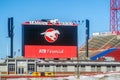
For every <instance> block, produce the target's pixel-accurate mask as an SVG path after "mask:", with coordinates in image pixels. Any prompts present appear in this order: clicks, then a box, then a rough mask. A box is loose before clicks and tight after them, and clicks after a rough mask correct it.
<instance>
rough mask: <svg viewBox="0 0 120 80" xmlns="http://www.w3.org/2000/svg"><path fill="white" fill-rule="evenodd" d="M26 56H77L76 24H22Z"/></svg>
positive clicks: (23, 47)
mask: <svg viewBox="0 0 120 80" xmlns="http://www.w3.org/2000/svg"><path fill="white" fill-rule="evenodd" d="M22 44H23V46H22V49H23V56H24V57H26V58H75V57H77V26H56V25H54V26H48V25H22Z"/></svg>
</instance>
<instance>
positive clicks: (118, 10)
mask: <svg viewBox="0 0 120 80" xmlns="http://www.w3.org/2000/svg"><path fill="white" fill-rule="evenodd" d="M119 28H120V0H111V1H110V31H111V32H113V33H116V34H120V31H119Z"/></svg>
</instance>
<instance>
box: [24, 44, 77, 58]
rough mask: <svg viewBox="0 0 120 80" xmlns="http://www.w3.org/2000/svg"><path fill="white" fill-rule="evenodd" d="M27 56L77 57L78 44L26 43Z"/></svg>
mask: <svg viewBox="0 0 120 80" xmlns="http://www.w3.org/2000/svg"><path fill="white" fill-rule="evenodd" d="M24 51H25V52H24V53H25V57H26V58H75V57H77V46H39V45H38V46H37V45H25V47H24Z"/></svg>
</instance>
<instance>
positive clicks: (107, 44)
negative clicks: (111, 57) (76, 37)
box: [79, 32, 120, 60]
mask: <svg viewBox="0 0 120 80" xmlns="http://www.w3.org/2000/svg"><path fill="white" fill-rule="evenodd" d="M88 43H89V57H92V56H94V55H96V54H98V53H100V52H102V51H104V50H107V49H109V48H113V47H116V48H117V47H120V36H119V35H116V34H112V33H110V32H105V33H97V34H96V33H94V34H93V36H92V37H91V38H90V39H89V41H88ZM85 50H86V44H84V45H83V46H81V48H80V49H79V59H80V60H84V59H85V54H86V51H85Z"/></svg>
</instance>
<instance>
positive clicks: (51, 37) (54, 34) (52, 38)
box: [41, 28, 60, 42]
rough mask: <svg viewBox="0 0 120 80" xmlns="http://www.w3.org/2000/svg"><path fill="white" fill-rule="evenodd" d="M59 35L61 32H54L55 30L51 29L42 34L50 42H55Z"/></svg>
mask: <svg viewBox="0 0 120 80" xmlns="http://www.w3.org/2000/svg"><path fill="white" fill-rule="evenodd" d="M59 34H60V32H59V31H58V30H54V29H53V28H49V29H47V30H46V31H45V32H43V33H41V35H44V36H45V39H46V40H47V41H48V42H55V41H56V40H57V38H58V35H59Z"/></svg>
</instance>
